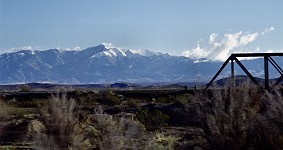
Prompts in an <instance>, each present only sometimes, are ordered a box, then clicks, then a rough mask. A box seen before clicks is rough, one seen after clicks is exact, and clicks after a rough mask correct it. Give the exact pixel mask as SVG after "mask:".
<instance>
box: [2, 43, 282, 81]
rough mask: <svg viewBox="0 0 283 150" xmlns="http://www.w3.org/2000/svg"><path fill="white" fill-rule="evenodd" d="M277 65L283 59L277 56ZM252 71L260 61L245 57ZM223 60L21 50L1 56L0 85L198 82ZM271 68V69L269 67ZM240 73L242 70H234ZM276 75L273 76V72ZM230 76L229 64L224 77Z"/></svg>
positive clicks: (115, 51) (107, 48)
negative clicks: (25, 83)
mask: <svg viewBox="0 0 283 150" xmlns="http://www.w3.org/2000/svg"><path fill="white" fill-rule="evenodd" d="M278 61H280V62H279V64H280V63H281V64H283V60H280V59H278ZM243 63H246V64H247V69H248V70H250V72H251V73H254V74H257V75H259V76H261V75H262V70H263V67H262V65H261V60H259V59H256V60H249V61H248V60H245V61H243ZM221 66H222V62H214V61H209V60H205V59H201V60H199V61H198V62H197V61H196V60H191V59H190V58H187V57H184V56H171V55H169V54H164V53H160V52H154V51H149V50H143V51H142V50H130V49H120V48H115V47H113V46H112V45H111V44H105V43H103V44H100V45H98V46H93V47H89V48H87V49H85V50H80V51H75V50H73V51H72V50H71V51H70V50H68V51H62V50H58V49H50V50H45V51H37V50H22V51H18V52H13V53H5V54H2V55H0V67H1V72H0V84H10V83H23V82H50V83H68V84H70V83H73V84H77V83H81V84H83V83H114V82H118V81H119V82H121V81H125V82H200V81H205V82H206V81H208V80H210V79H211V78H212V77H213V76H214V74H215V73H216V72H217V71H218V69H219V68H220V67H221ZM271 71H272V69H271ZM235 72H236V73H241V70H239V69H238V70H237V69H236V70H235ZM274 72H275V73H271V74H270V76H271V77H272V76H276V70H275V71H274ZM273 74H275V75H273ZM227 75H229V67H228V69H226V70H224V73H223V76H227Z"/></svg>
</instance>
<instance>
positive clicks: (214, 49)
mask: <svg viewBox="0 0 283 150" xmlns="http://www.w3.org/2000/svg"><path fill="white" fill-rule="evenodd" d="M274 29H275V28H274V27H270V28H266V29H265V30H264V31H263V32H261V33H258V32H255V33H249V32H245V33H244V32H242V31H239V32H236V33H225V34H224V35H223V36H221V37H220V36H219V33H212V34H211V35H210V36H209V39H208V46H207V47H201V46H200V44H199V43H198V45H197V47H196V48H193V49H191V50H186V51H184V52H183V53H182V54H183V55H184V56H186V57H189V58H192V59H200V58H208V59H211V60H219V61H225V60H226V59H227V58H228V57H229V56H230V55H231V54H232V53H235V52H247V51H243V48H244V46H246V45H248V44H249V43H252V42H253V41H255V40H256V39H257V38H258V37H260V36H263V35H265V34H266V33H268V32H270V31H273V30H274ZM257 49H258V50H259V48H257ZM252 52H254V51H252Z"/></svg>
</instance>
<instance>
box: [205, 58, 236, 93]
mask: <svg viewBox="0 0 283 150" xmlns="http://www.w3.org/2000/svg"><path fill="white" fill-rule="evenodd" d="M230 60H231V56H230V57H229V58H228V59H227V60H226V61H225V62H224V64H223V65H222V67H221V68H220V69H219V70H218V72H217V73H216V74H215V76H214V77H213V78H212V79H211V80H210V82H209V83H208V84H207V85H206V88H205V89H207V88H208V87H209V86H210V85H211V84H212V82H213V81H214V80H215V79H216V78H217V76H218V75H219V74H220V73H221V71H222V70H223V69H224V68H225V67H226V65H227V64H228V63H229V61H230Z"/></svg>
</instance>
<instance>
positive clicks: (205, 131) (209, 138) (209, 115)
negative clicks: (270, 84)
mask: <svg viewBox="0 0 283 150" xmlns="http://www.w3.org/2000/svg"><path fill="white" fill-rule="evenodd" d="M282 100H283V99H282V94H281V93H280V92H279V91H278V90H275V91H273V92H272V93H269V92H267V91H264V90H262V89H260V88H258V87H254V86H251V85H248V84H245V85H243V86H241V87H237V88H226V89H225V90H223V91H219V90H218V91H214V92H212V93H208V94H207V93H206V94H205V95H203V94H200V95H199V104H198V107H199V108H198V115H199V116H200V121H201V124H200V126H199V128H200V129H201V132H199V130H198V133H195V134H198V135H200V137H201V138H199V139H195V140H194V141H193V142H192V143H193V145H195V146H196V147H201V148H203V149H282V148H283V147H282V146H283V140H282V137H283V136H282V135H283V134H282V131H283V130H282V125H283V119H282V113H283V109H282V108H283V101H282Z"/></svg>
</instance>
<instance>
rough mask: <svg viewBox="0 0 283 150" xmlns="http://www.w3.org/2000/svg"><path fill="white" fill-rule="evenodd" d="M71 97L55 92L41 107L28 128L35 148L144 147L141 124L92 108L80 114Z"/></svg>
mask: <svg viewBox="0 0 283 150" xmlns="http://www.w3.org/2000/svg"><path fill="white" fill-rule="evenodd" d="M81 113H82V112H81V111H80V110H79V109H78V107H77V105H76V103H75V100H74V99H68V98H67V96H66V94H64V93H63V94H62V93H61V94H57V95H56V96H52V98H50V99H49V103H48V105H47V106H46V107H44V109H43V110H42V111H41V119H40V120H37V121H34V122H32V123H31V125H30V128H29V130H30V131H31V132H32V133H31V135H32V136H33V140H34V141H35V142H36V143H35V146H34V148H35V149H139V148H141V147H144V146H143V145H145V142H144V141H145V140H144V138H142V137H143V135H144V134H143V133H144V131H145V129H144V127H143V125H142V124H141V123H139V122H137V121H134V120H129V119H126V118H123V117H122V118H116V117H114V116H112V115H108V114H104V113H103V111H102V109H96V110H95V112H94V114H81Z"/></svg>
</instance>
